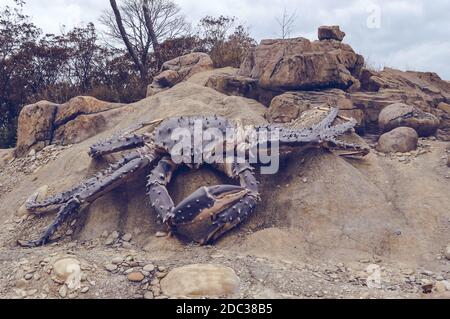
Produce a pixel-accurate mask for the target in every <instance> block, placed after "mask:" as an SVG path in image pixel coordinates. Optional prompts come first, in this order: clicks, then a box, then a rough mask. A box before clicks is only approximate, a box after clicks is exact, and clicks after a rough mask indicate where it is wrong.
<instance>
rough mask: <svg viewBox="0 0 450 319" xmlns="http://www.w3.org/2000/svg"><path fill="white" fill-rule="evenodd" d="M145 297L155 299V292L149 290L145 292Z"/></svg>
mask: <svg viewBox="0 0 450 319" xmlns="http://www.w3.org/2000/svg"><path fill="white" fill-rule="evenodd" d="M144 299H147V300H151V299H155V296H153V292H151V291H148V292H146V293H145V294H144Z"/></svg>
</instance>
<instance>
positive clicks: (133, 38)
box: [101, 0, 189, 84]
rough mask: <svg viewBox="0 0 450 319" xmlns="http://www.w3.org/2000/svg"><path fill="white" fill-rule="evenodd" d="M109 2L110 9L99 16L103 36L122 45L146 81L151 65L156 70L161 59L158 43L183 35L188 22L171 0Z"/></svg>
mask: <svg viewBox="0 0 450 319" xmlns="http://www.w3.org/2000/svg"><path fill="white" fill-rule="evenodd" d="M110 4H111V9H112V10H107V11H105V12H104V13H103V15H102V17H101V22H102V23H103V24H104V25H105V26H106V29H107V31H106V35H107V36H108V37H109V38H111V39H113V40H115V41H117V42H119V43H122V44H124V45H125V47H126V48H127V51H128V53H129V55H130V57H131V59H132V60H133V63H134V64H135V65H136V68H137V69H138V70H139V73H140V75H141V78H142V80H143V82H144V84H146V83H147V82H148V81H149V71H150V67H151V66H153V67H154V69H155V70H154V71H156V70H158V69H159V67H160V66H161V63H162V62H163V61H162V60H161V53H160V43H162V42H163V41H165V40H166V39H172V38H174V37H177V36H180V35H184V34H186V33H187V32H188V31H189V24H188V23H187V22H186V20H185V18H184V16H183V15H181V14H180V8H179V7H178V6H177V5H176V4H175V3H174V2H173V1H172V0H122V1H121V5H120V6H118V5H117V2H116V0H110ZM152 53H153V57H154V61H153V63H152V61H151V57H152V56H151V55H152Z"/></svg>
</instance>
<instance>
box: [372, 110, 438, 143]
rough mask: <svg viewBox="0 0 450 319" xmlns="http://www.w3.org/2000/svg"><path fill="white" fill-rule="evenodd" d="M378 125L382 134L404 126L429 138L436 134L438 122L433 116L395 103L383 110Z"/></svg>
mask: <svg viewBox="0 0 450 319" xmlns="http://www.w3.org/2000/svg"><path fill="white" fill-rule="evenodd" d="M378 125H379V127H380V129H381V130H382V131H383V132H389V131H391V130H393V129H395V128H397V127H402V126H405V127H411V128H413V129H415V130H416V131H417V133H418V134H419V135H420V136H430V135H433V134H435V133H436V131H437V129H438V128H439V125H440V121H439V119H438V118H437V117H435V116H434V115H432V114H430V113H426V112H423V111H421V110H419V109H418V108H416V107H414V106H411V105H407V104H403V103H395V104H391V105H389V106H387V107H386V108H385V109H383V111H382V112H381V113H380V116H379V119H378Z"/></svg>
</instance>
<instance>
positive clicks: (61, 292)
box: [58, 285, 67, 298]
mask: <svg viewBox="0 0 450 319" xmlns="http://www.w3.org/2000/svg"><path fill="white" fill-rule="evenodd" d="M58 293H59V295H60V296H61V298H66V297H67V286H66V285H62V286H61V288H59V290H58Z"/></svg>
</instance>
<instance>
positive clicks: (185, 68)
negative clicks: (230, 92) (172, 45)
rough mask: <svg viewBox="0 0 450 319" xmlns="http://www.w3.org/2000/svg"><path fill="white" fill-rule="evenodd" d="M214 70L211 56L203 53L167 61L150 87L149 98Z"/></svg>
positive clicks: (194, 53) (190, 54) (148, 90)
mask: <svg viewBox="0 0 450 319" xmlns="http://www.w3.org/2000/svg"><path fill="white" fill-rule="evenodd" d="M213 68H214V65H213V61H212V60H211V58H210V56H209V55H208V54H206V53H201V52H193V53H189V54H186V55H183V56H180V57H178V58H175V59H173V60H170V61H167V62H165V63H164V64H163V66H162V69H161V70H162V72H161V73H160V74H159V75H157V76H155V77H154V78H153V82H152V84H150V85H149V86H148V88H147V97H149V96H153V95H155V94H158V93H160V92H162V91H165V90H167V89H168V88H171V87H173V86H174V85H176V84H178V83H180V82H183V81H186V80H188V79H189V78H190V77H192V76H193V75H195V74H197V73H200V72H204V71H208V70H212V69H213Z"/></svg>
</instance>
